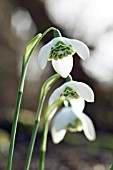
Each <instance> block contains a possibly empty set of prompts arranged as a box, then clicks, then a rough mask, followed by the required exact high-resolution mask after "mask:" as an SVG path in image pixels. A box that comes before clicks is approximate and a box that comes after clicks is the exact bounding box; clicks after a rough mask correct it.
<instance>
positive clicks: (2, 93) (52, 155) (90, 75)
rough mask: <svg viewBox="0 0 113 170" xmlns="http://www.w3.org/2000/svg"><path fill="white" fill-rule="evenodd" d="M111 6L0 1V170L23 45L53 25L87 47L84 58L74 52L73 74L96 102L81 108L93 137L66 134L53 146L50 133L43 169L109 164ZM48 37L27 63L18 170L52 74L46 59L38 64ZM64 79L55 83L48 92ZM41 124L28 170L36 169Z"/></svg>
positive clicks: (112, 145) (95, 168)
mask: <svg viewBox="0 0 113 170" xmlns="http://www.w3.org/2000/svg"><path fill="white" fill-rule="evenodd" d="M112 6H113V1H112V0H109V3H108V1H107V0H95V1H93V0H85V1H84V0H65V1H64V0H57V1H55V0H0V170H5V169H6V161H7V154H8V147H9V139H10V133H11V125H12V120H13V113H14V108H15V102H16V95H17V90H18V83H19V78H20V73H21V63H22V56H23V52H24V48H25V47H26V45H27V44H28V42H29V41H30V40H31V39H32V37H33V36H34V35H36V34H37V33H39V32H44V31H45V30H46V29H47V28H48V27H51V26H54V27H56V28H58V29H59V30H60V31H61V33H62V35H63V36H66V37H69V38H75V39H79V40H81V41H83V42H84V43H86V44H87V45H88V47H89V49H90V53H91V57H90V59H89V60H88V61H81V60H80V58H79V57H78V56H77V55H75V56H74V57H73V58H74V68H73V70H72V76H73V77H74V79H75V80H78V81H83V82H85V83H87V84H88V85H90V86H91V87H92V88H93V90H94V92H95V102H94V103H92V104H89V103H87V104H86V107H85V110H84V112H85V113H87V114H88V115H89V116H90V117H91V119H92V120H93V122H94V125H95V129H96V132H97V139H96V141H94V142H89V141H87V139H85V136H84V135H83V134H82V133H80V134H79V133H71V134H70V133H68V134H67V135H66V138H65V140H64V141H63V142H61V143H60V144H58V145H54V144H53V143H52V141H51V135H50V133H49V135H48V148H47V156H46V170H51V169H52V170H56V169H58V170H70V169H71V170H83V169H84V170H108V169H109V167H110V164H111V163H112V161H113V135H112V134H113V52H112V51H113V10H112ZM52 37H53V34H52V33H49V34H48V35H47V36H46V37H45V38H44V39H43V40H42V41H41V43H40V44H39V46H38V47H37V48H36V50H35V51H34V53H33V56H32V59H31V61H30V64H29V67H28V72H27V76H26V83H25V89H24V95H23V100H22V105H21V112H20V117H19V124H18V132H17V136H16V145H15V153H14V160H13V169H16V170H20V169H23V167H24V162H25V158H26V153H27V147H28V144H29V140H30V136H31V132H32V126H33V123H34V119H35V113H36V110H37V106H38V100H39V99H38V98H39V94H40V88H41V86H42V83H43V82H44V81H45V80H46V79H47V78H48V77H49V76H50V75H52V74H54V70H53V68H52V66H51V63H50V62H48V64H47V67H46V68H45V70H44V71H42V70H40V68H39V67H38V64H37V57H38V52H39V49H40V48H41V47H42V45H43V44H45V43H47V42H48V41H49V40H50V39H51V38H52ZM63 81H64V80H63V79H61V81H59V82H57V83H56V84H55V85H54V86H53V87H52V90H51V91H50V92H49V94H50V93H51V92H52V91H53V89H55V88H56V87H57V86H59V85H60V84H61V83H62V82H63ZM48 97H49V95H48V96H47V99H48ZM46 105H47V100H46V102H45V106H46ZM41 127H42V124H41V126H40V133H39V136H38V138H37V140H36V145H35V150H34V153H33V159H32V163H31V167H30V169H31V170H36V169H37V159H38V153H39V143H40V138H41Z"/></svg>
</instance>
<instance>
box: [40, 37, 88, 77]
mask: <svg viewBox="0 0 113 170" xmlns="http://www.w3.org/2000/svg"><path fill="white" fill-rule="evenodd" d="M75 53H77V54H78V55H79V56H80V57H81V58H82V59H83V60H86V59H87V58H89V49H88V47H87V46H86V45H85V44H84V43H83V42H81V41H79V40H75V39H69V38H65V37H57V38H54V39H53V40H51V41H50V42H49V43H47V44H46V45H44V46H43V47H42V48H41V50H40V51H39V55H38V64H39V66H40V68H41V69H44V68H45V67H46V64H47V61H52V65H53V68H54V70H55V71H56V72H57V73H58V74H60V75H61V76H62V77H64V78H66V77H67V76H68V75H69V73H70V72H71V70H72V67H73V58H72V56H73V55H74V54H75Z"/></svg>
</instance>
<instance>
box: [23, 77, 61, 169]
mask: <svg viewBox="0 0 113 170" xmlns="http://www.w3.org/2000/svg"><path fill="white" fill-rule="evenodd" d="M59 78H60V75H59V74H55V75H53V76H51V77H50V78H49V79H48V80H46V81H45V83H44V84H43V86H42V89H41V94H40V100H39V106H38V110H37V113H36V119H35V124H34V127H33V132H32V136H31V141H30V144H29V148H28V153H27V158H26V163H25V167H24V170H29V166H30V162H31V157H32V153H33V148H34V144H35V140H36V135H37V131H38V127H39V122H40V116H41V112H42V107H43V103H44V99H45V97H46V94H47V92H48V90H49V89H50V87H51V86H52V85H53V83H54V82H55V81H56V80H58V79H59Z"/></svg>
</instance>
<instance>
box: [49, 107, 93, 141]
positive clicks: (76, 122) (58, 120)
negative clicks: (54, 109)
mask: <svg viewBox="0 0 113 170" xmlns="http://www.w3.org/2000/svg"><path fill="white" fill-rule="evenodd" d="M67 130H69V131H71V132H77V131H78V132H79V131H82V130H83V131H84V134H85V136H86V137H87V139H88V140H90V141H93V140H95V136H96V135H95V129H94V126H93V123H92V120H91V119H90V118H89V117H88V116H87V115H86V114H85V113H83V112H81V113H78V112H77V111H76V109H75V108H74V109H73V108H71V107H65V108H63V109H62V110H61V111H59V112H58V113H57V114H56V115H55V117H54V118H53V122H52V128H51V133H52V139H53V142H54V143H59V142H60V141H62V139H63V138H64V136H65V134H66V131H67Z"/></svg>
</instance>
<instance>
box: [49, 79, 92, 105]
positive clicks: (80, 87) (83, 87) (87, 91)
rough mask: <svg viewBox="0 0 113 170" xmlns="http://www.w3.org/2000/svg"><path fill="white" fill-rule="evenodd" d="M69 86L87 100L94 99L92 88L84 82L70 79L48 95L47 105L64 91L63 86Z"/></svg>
mask: <svg viewBox="0 0 113 170" xmlns="http://www.w3.org/2000/svg"><path fill="white" fill-rule="evenodd" d="M67 86H69V87H71V88H72V89H74V90H75V91H76V92H77V93H78V95H79V96H80V97H82V98H83V99H84V100H86V101H87V102H93V101H94V92H93V90H92V89H91V88H90V87H89V86H88V85H87V84H85V83H82V82H77V81H70V82H66V83H64V84H63V85H62V86H60V87H59V88H57V89H56V90H55V91H54V92H53V93H52V94H51V96H50V98H49V105H50V104H52V103H53V102H54V101H56V100H57V99H58V98H59V97H60V95H61V93H63V92H64V90H65V88H66V87H67Z"/></svg>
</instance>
